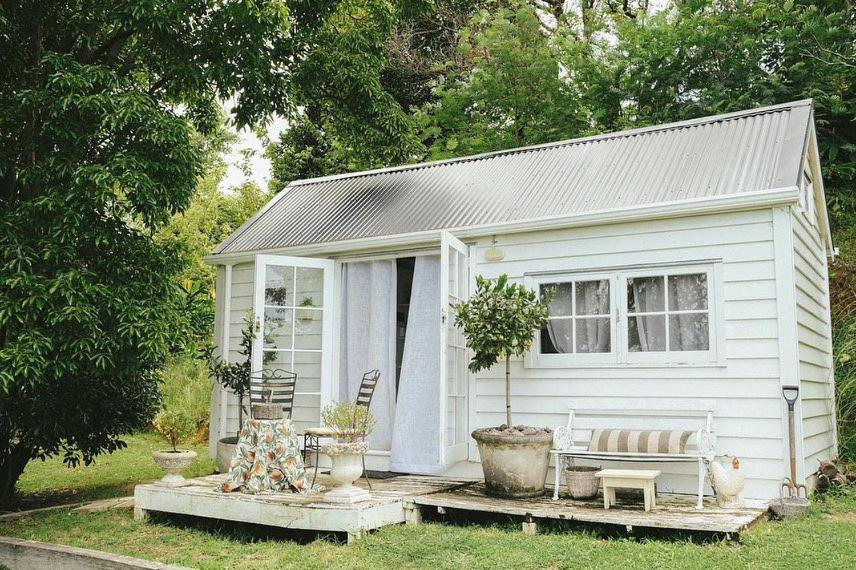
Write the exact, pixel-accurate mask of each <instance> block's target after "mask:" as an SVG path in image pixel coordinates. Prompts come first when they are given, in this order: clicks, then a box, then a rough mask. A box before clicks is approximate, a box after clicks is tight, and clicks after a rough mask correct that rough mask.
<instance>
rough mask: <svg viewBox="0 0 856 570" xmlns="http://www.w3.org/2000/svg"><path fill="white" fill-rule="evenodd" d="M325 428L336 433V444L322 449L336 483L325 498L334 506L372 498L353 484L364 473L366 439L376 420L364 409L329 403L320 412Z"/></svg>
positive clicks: (353, 405) (362, 407)
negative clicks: (326, 456) (329, 463)
mask: <svg viewBox="0 0 856 570" xmlns="http://www.w3.org/2000/svg"><path fill="white" fill-rule="evenodd" d="M321 419H322V421H323V422H324V425H325V426H327V427H328V428H330V429H331V430H333V431H334V432H335V434H336V435H335V438H336V441H335V442H334V443H329V444H327V445H324V446H323V447H322V448H321V451H322V453H324V454H326V455H328V456H329V457H330V461H331V463H332V467H331V469H330V477H331V478H332V479H333V481H334V482H335V483H336V484H337V485H336V487H334V488H333V489H332V490H330V491H328V492H327V493H326V494H325V495H324V499H325V500H326V501H329V502H332V503H356V502H358V501H364V500H366V499H368V498H369V493H368V491H366V490H365V489H360V488H359V487H357V486H355V485H354V481H356V480H357V479H359V478H360V475H362V473H363V455H365V453H366V451H368V448H369V446H368V443H366V441H365V439H366V437H368V435H369V434H370V433H371V431H372V429H373V428H374V423H375V419H374V416H373V415H372V413H371V412H370V411H369V409H368V408H367V407H365V406H357V405H355V404H330V405H328V406H326V407H325V408H324V409H323V410H321Z"/></svg>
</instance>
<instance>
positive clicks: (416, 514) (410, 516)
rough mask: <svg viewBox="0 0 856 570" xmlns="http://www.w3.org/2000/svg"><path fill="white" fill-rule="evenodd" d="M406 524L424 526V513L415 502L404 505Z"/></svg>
mask: <svg viewBox="0 0 856 570" xmlns="http://www.w3.org/2000/svg"><path fill="white" fill-rule="evenodd" d="M404 524H408V525H418V524H422V511H421V510H419V505H417V504H416V503H413V502H407V503H404Z"/></svg>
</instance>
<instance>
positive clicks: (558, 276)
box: [524, 260, 725, 368]
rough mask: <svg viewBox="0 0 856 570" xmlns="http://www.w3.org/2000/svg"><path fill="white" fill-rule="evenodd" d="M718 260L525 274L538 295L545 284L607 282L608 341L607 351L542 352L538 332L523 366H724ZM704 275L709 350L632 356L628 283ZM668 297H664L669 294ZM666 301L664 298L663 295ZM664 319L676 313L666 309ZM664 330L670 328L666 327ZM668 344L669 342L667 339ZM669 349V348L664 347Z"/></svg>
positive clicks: (723, 314)
mask: <svg viewBox="0 0 856 570" xmlns="http://www.w3.org/2000/svg"><path fill="white" fill-rule="evenodd" d="M721 265H722V263H721V260H712V261H704V262H695V263H694V262H687V263H680V262H678V263H662V264H656V265H644V266H634V267H620V268H619V267H617V268H612V269H605V270H594V269H592V270H580V271H577V270H569V271H567V272H550V273H542V274H530V275H526V276H525V279H524V283H525V285H526V286H527V287H528V288H530V289H534V290H535V291H537V292H538V293H539V294H540V286H541V285H542V284H546V283H563V282H571V281H573V282H576V281H597V280H606V281H609V288H610V296H609V297H610V298H609V303H610V319H611V324H610V334H611V336H610V342H611V345H612V351H611V352H600V353H567V354H542V353H541V352H540V350H541V331H538V332H536V333H535V339H534V341H533V344H532V349H531V350H530V351H529V352H528V353H527V354H526V357H525V358H524V366H525V367H526V368H590V367H600V368H609V367H628V368H629V367H640V366H642V367H681V366H722V365H724V355H725V340H724V338H723V336H722V334H721V331H724V330H725V324H724V323H725V307H724V305H723V303H722V301H721V299H722V298H723V296H722V295H723V293H722V292H723V283H722V270H721ZM696 273H704V274H706V275H707V307H708V308H707V311H708V334H709V335H710V336H709V338H708V350H698V351H687V350H684V351H662V352H630V351H629V350H628V332H627V321H628V311H627V279H629V278H632V277H656V276H663V277H664V278H668V276H669V275H688V274H696ZM667 295H668V294H667ZM666 303H668V296H666ZM664 312H665V313H666V315H667V316H666V319H667V320H668V315H669V314H671V313H673V312H674V311H664ZM667 330H668V329H667ZM667 342H668V341H667ZM667 346H668V344H667Z"/></svg>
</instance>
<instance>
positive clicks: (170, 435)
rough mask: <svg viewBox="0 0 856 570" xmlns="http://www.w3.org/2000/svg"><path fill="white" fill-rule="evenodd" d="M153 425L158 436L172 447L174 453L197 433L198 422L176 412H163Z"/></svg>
mask: <svg viewBox="0 0 856 570" xmlns="http://www.w3.org/2000/svg"><path fill="white" fill-rule="evenodd" d="M152 424H153V425H154V427H155V431H156V432H157V433H158V435H160V436H161V437H162V438H163V439H164V441H166V442H167V443H168V444H170V446H172V450H173V451H178V446H179V445H180V444H182V443H184V442H186V441H188V440H189V439H190V437H191V436H192V435H193V434H194V433H195V432H196V422H194V421H193V418H191V417H190V416H189V415H187V414H186V413H184V412H179V411H175V410H161V411H160V412H158V414H157V415H156V416H155V419H154V421H153V422H152Z"/></svg>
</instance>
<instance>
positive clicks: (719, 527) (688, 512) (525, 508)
mask: <svg viewBox="0 0 856 570" xmlns="http://www.w3.org/2000/svg"><path fill="white" fill-rule="evenodd" d="M551 494H552V493H551ZM412 501H413V503H414V504H416V505H418V506H419V507H420V508H428V507H434V508H437V507H439V508H440V509H443V510H446V509H459V510H463V511H473V512H480V513H496V514H506V515H517V516H521V517H523V518H524V520H537V519H551V520H565V521H577V522H582V523H592V524H602V525H616V526H620V527H625V528H626V529H627V530H632V529H634V528H636V529H639V528H656V529H671V530H679V531H691V532H703V533H718V534H723V535H728V538H733V539H735V540H736V539H737V538H738V537H739V534H740V532H742V531H744V530H746V529H747V528H748V527H749V526H750V525H752V524H753V523H755V522H756V521H758V520H759V519H761V518H762V517H764V516H766V514H767V509H768V503H767V502H766V501H746V503H747V505H746V506H745V507H743V508H739V509H734V508H721V507H717V506H716V504H715V503H714V502H713V501H712V500H707V501H706V502H705V508H704V510H697V509H696V508H695V497H686V498H684V497H677V496H674V495H667V494H658V495H657V505H656V506H655V507H654V508H653V509H652V510H651V511H647V512H646V511H645V509H644V506H643V503H642V497H641V495H640V496H639V497H638V499H635V500H627V499H623V498H622V496H621V495H619V499H618V504H617V505H616V506H614V507H612V508H610V509H609V510H606V509H604V508H603V498H602V497H601V496H600V495H598V497H597V498H595V499H591V500H586V501H579V500H569V499H565V498H561V499H559V500H558V501H554V500H553V499H552V497H550V496H544V497H538V498H535V499H522V500H521V499H500V498H496V497H489V496H488V495H486V494H485V492H484V485H483V484H482V483H474V484H472V485H467V486H465V487H460V488H456V489H452V490H449V491H440V492H437V493H432V494H430V495H424V496H419V497H413V499H412Z"/></svg>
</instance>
